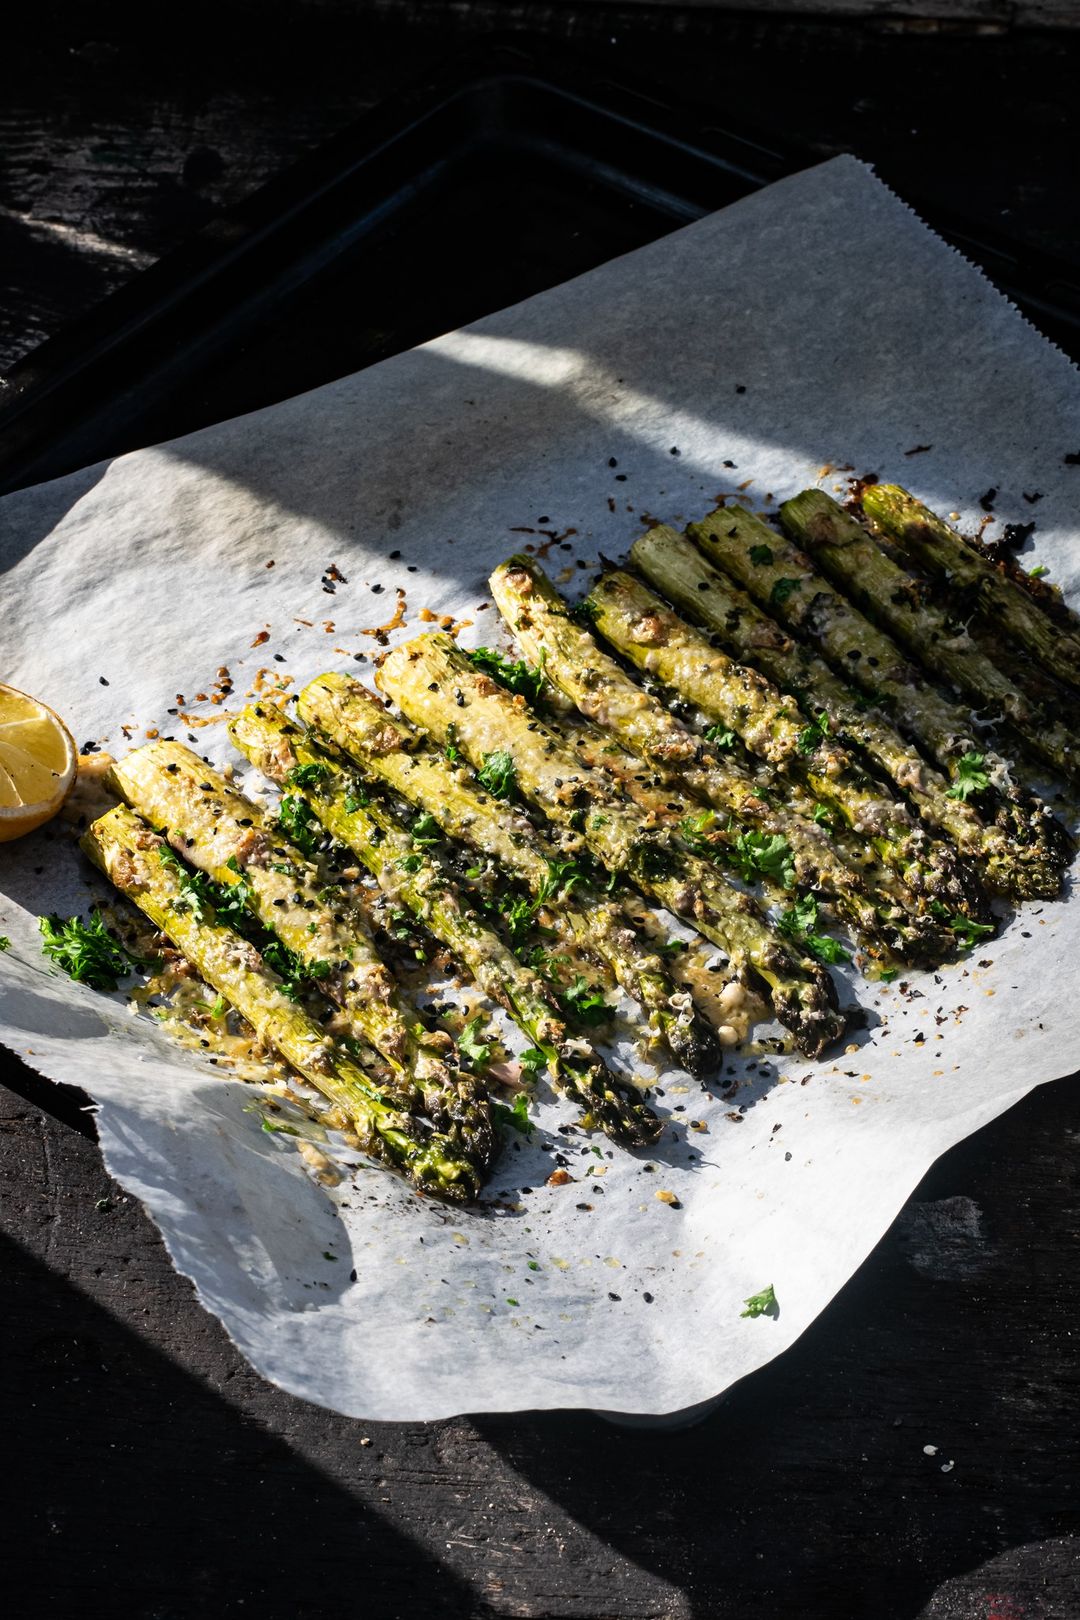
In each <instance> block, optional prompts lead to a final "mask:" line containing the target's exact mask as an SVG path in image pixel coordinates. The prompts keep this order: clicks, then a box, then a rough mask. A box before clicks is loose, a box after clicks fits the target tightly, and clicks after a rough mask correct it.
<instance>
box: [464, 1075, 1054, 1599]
mask: <svg viewBox="0 0 1080 1620" xmlns="http://www.w3.org/2000/svg"><path fill="white" fill-rule="evenodd" d="M1078 1112H1080V1085H1078V1083H1077V1081H1076V1080H1073V1081H1072V1082H1059V1083H1058V1084H1057V1085H1054V1086H1044V1087H1042V1088H1040V1089H1039V1090H1037V1091H1036V1092H1034V1093H1032V1094H1031V1095H1030V1096H1029V1097H1028V1098H1026V1099H1025V1101H1024V1102H1023V1103H1021V1104H1020V1105H1019V1106H1018V1107H1017V1108H1016V1109H1014V1110H1013V1111H1012V1113H1011V1114H1009V1115H1007V1116H1004V1117H1003V1118H1001V1119H1000V1120H998V1121H996V1122H995V1123H994V1124H993V1125H991V1126H989V1127H988V1128H987V1129H986V1130H984V1131H983V1132H981V1133H979V1135H978V1137H977V1138H971V1139H969V1140H968V1141H967V1142H964V1143H961V1144H960V1145H959V1146H958V1147H957V1148H956V1149H954V1150H953V1151H952V1152H951V1153H950V1154H948V1155H946V1156H945V1158H944V1159H943V1160H941V1161H940V1162H939V1163H938V1165H936V1166H935V1167H934V1169H933V1170H932V1171H931V1172H930V1174H929V1175H928V1176H927V1178H926V1179H925V1181H924V1182H923V1184H922V1186H921V1187H920V1188H919V1189H918V1190H917V1192H916V1194H915V1200H916V1201H915V1202H913V1203H911V1204H909V1205H908V1206H907V1209H906V1210H905V1212H904V1213H903V1214H902V1215H901V1217H900V1218H899V1220H898V1221H897V1223H896V1225H895V1226H894V1228H893V1229H892V1231H891V1232H890V1233H888V1234H887V1235H886V1237H885V1238H884V1239H883V1240H882V1242H881V1243H880V1244H879V1245H878V1247H877V1249H876V1250H875V1251H874V1253H873V1254H872V1255H871V1256H870V1258H869V1259H868V1260H867V1261H866V1263H865V1264H864V1265H863V1266H862V1268H861V1269H860V1271H859V1272H858V1273H857V1275H856V1276H855V1277H854V1278H853V1279H852V1280H851V1282H850V1283H849V1284H848V1285H847V1286H846V1287H845V1288H844V1289H843V1290H842V1292H841V1293H840V1294H839V1295H838V1296H837V1298H836V1299H835V1300H834V1301H833V1302H832V1304H831V1305H830V1306H829V1307H828V1309H827V1310H826V1311H825V1312H824V1313H823V1314H822V1316H821V1317H820V1318H819V1319H818V1320H817V1321H816V1322H815V1323H814V1324H813V1325H812V1326H811V1327H810V1329H809V1330H808V1331H807V1333H806V1334H805V1335H804V1337H803V1338H802V1339H801V1340H800V1342H799V1343H798V1345H796V1346H795V1347H794V1348H793V1349H791V1350H790V1351H788V1353H787V1354H786V1355H785V1356H782V1357H780V1358H779V1359H778V1360H777V1361H775V1362H773V1363H772V1364H771V1365H769V1366H767V1367H765V1368H763V1369H762V1370H761V1371H759V1372H758V1373H756V1374H754V1375H753V1376H752V1377H750V1378H748V1379H746V1380H745V1381H744V1382H743V1383H741V1384H740V1385H738V1386H736V1387H735V1388H734V1389H733V1390H732V1391H731V1392H730V1393H729V1395H728V1396H727V1397H726V1399H725V1400H724V1402H723V1404H722V1405H721V1406H720V1407H719V1409H717V1410H716V1411H714V1412H713V1413H711V1414H710V1415H709V1416H708V1417H707V1418H706V1419H705V1420H704V1421H702V1422H700V1423H699V1424H697V1425H696V1426H695V1427H691V1428H687V1429H684V1430H682V1431H669V1432H656V1431H648V1430H635V1429H633V1428H627V1427H618V1426H613V1425H610V1424H609V1423H607V1422H605V1421H604V1420H602V1419H599V1418H595V1417H591V1416H590V1417H587V1418H583V1417H582V1416H580V1415H577V1414H573V1413H555V1414H545V1415H539V1414H538V1415H537V1416H536V1417H531V1418H516V1419H515V1418H511V1417H507V1418H501V1417H488V1416H484V1417H480V1418H477V1419H474V1420H473V1421H474V1422H475V1423H476V1426H477V1428H478V1430H479V1432H480V1434H481V1435H482V1437H483V1439H484V1440H485V1441H486V1442H487V1443H488V1444H489V1445H491V1446H492V1447H493V1448H494V1449H495V1450H496V1451H497V1452H498V1453H499V1454H500V1455H501V1457H502V1458H503V1459H504V1460H505V1462H507V1463H508V1464H509V1465H510V1466H511V1467H512V1468H513V1469H514V1470H515V1471H516V1472H518V1473H519V1474H520V1475H522V1476H523V1477H524V1478H525V1479H526V1480H528V1481H529V1483H530V1484H531V1485H532V1486H533V1487H534V1488H535V1489H536V1490H537V1492H538V1493H542V1494H543V1495H544V1496H547V1497H549V1498H551V1499H552V1500H553V1501H554V1502H555V1503H557V1504H558V1506H559V1508H560V1509H561V1510H563V1511H564V1512H565V1513H566V1514H567V1515H568V1516H569V1517H570V1519H572V1520H573V1521H575V1522H576V1523H577V1524H578V1525H580V1526H581V1527H582V1529H583V1530H584V1531H586V1532H587V1533H588V1534H589V1535H590V1536H591V1537H596V1538H598V1539H599V1540H601V1541H603V1542H604V1543H606V1544H607V1546H608V1547H610V1548H611V1549H612V1550H613V1552H614V1553H615V1554H616V1555H617V1556H619V1557H620V1558H621V1559H626V1560H629V1561H630V1562H631V1563H633V1564H635V1565H637V1566H639V1568H640V1569H641V1570H642V1572H643V1578H644V1582H645V1583H646V1584H647V1585H651V1584H652V1577H655V1576H659V1577H660V1578H661V1579H662V1580H663V1581H665V1582H667V1583H669V1584H670V1586H671V1587H673V1588H675V1589H676V1591H679V1592H681V1593H682V1594H683V1595H684V1603H680V1602H679V1601H678V1599H676V1602H675V1604H674V1606H673V1608H672V1611H671V1612H672V1614H673V1615H677V1616H679V1617H680V1620H683V1617H684V1616H693V1617H695V1620H697V1617H701V1620H706V1617H708V1620H728V1617H731V1620H736V1617H740V1620H741V1617H742V1616H744V1615H746V1614H748V1613H751V1612H756V1613H760V1614H762V1615H769V1616H780V1615H784V1616H787V1615H798V1616H800V1617H806V1620H822V1617H825V1620H831V1617H833V1616H837V1617H842V1620H862V1617H864V1616H865V1617H867V1620H870V1617H873V1620H916V1617H918V1616H922V1617H924V1620H974V1617H975V1616H978V1617H979V1620H984V1617H985V1616H987V1615H992V1614H1000V1615H1003V1616H1004V1615H1007V1616H1009V1617H1019V1616H1021V1615H1023V1616H1025V1617H1027V1616H1031V1617H1035V1616H1038V1620H1051V1617H1053V1620H1058V1617H1059V1616H1060V1620H1072V1617H1073V1616H1075V1615H1077V1614H1080V1561H1078V1557H1077V1551H1078V1547H1080V1542H1078V1541H1077V1540H1075V1539H1071V1538H1074V1537H1075V1536H1076V1535H1077V1534H1078V1533H1080V1514H1078V1512H1077V1507H1076V1503H1075V1501H1074V1498H1073V1495H1072V1480H1073V1476H1074V1473H1075V1458H1076V1454H1077V1445H1078V1441H1080V1418H1078V1414H1077V1409H1076V1405H1075V1366H1074V1362H1073V1357H1074V1351H1073V1350H1072V1349H1071V1345H1070V1341H1069V1338H1068V1334H1067V1332H1065V1328H1067V1327H1068V1326H1069V1325H1070V1324H1071V1321H1072V1315H1071V1313H1070V1312H1069V1311H1068V1308H1067V1306H1066V1305H1064V1302H1063V1301H1062V1300H1061V1298H1060V1294H1059V1295H1058V1296H1057V1297H1055V1296H1054V1290H1053V1288H1052V1287H1051V1288H1049V1289H1045V1290H1044V1289H1043V1288H1041V1287H1040V1282H1039V1274H1040V1270H1041V1269H1042V1258H1043V1256H1044V1255H1046V1256H1051V1255H1052V1252H1053V1247H1052V1246H1053V1243H1054V1242H1055V1241H1056V1243H1057V1245H1058V1247H1057V1267H1058V1270H1059V1273H1060V1268H1061V1242H1062V1240H1063V1237H1064V1234H1065V1233H1067V1232H1068V1231H1069V1230H1070V1229H1071V1228H1070V1221H1071V1220H1072V1216H1073V1212H1074V1210H1075V1208H1076V1205H1077V1202H1078V1201H1080V1200H1078V1198H1077V1185H1076V1183H1077V1178H1076V1177H1075V1174H1074V1173H1073V1172H1072V1171H1071V1170H1070V1169H1069V1168H1068V1167H1066V1169H1065V1172H1064V1175H1062V1174H1061V1161H1060V1159H1059V1160H1058V1176H1057V1177H1056V1178H1055V1177H1054V1176H1053V1175H1052V1173H1051V1165H1052V1164H1053V1160H1052V1158H1051V1153H1052V1145H1053V1143H1054V1142H1057V1143H1059V1144H1060V1141H1061V1140H1062V1139H1063V1138H1065V1137H1067V1136H1068V1135H1069V1134H1072V1133H1075V1130H1076V1123H1075V1122H1076V1119H1077V1115H1078ZM1040 1160H1044V1161H1045V1162H1040ZM1055 1179H1056V1185H1055ZM958 1185H959V1186H965V1187H970V1188H971V1190H972V1191H973V1192H974V1193H975V1198H974V1199H972V1198H967V1197H955V1196H953V1197H950V1196H948V1195H949V1194H955V1192H956V1188H957V1186H958ZM1040 1186H1041V1188H1042V1191H1041V1193H1040V1192H1039V1191H1036V1192H1035V1194H1034V1197H1031V1196H1027V1195H1025V1196H1024V1197H1020V1198H1018V1197H1017V1189H1025V1194H1026V1193H1027V1190H1028V1189H1038V1188H1040ZM995 1192H997V1193H998V1195H999V1196H998V1198H997V1201H996V1203H995ZM1042 1199H1045V1200H1046V1203H1047V1206H1048V1208H1054V1207H1056V1208H1057V1215H1056V1216H1055V1217H1054V1219H1053V1220H1050V1219H1049V1218H1046V1219H1044V1218H1043V1217H1042V1214H1041V1211H1040V1208H1039V1205H1040V1202H1041V1201H1042ZM1054 1232H1056V1233H1057V1237H1056V1239H1055V1238H1054V1237H1053V1235H1052V1234H1053V1233H1054ZM1065 1241H1066V1242H1067V1239H1066V1240H1065ZM1050 1264H1051V1266H1052V1265H1053V1260H1052V1259H1051V1261H1050ZM758 1328H760V1330H761V1331H763V1332H768V1331H769V1324H768V1323H767V1321H765V1320H762V1321H761V1322H760V1323H759V1324H755V1330H757V1329H758ZM931 1448H933V1450H931ZM1055 1537H1062V1538H1064V1539H1063V1540H1062V1541H1061V1542H1060V1543H1055V1542H1054V1540H1053V1538H1055ZM1039 1542H1043V1543H1047V1545H1045V1546H1043V1547H1036V1546H1033V1545H1032V1544H1033V1543H1039ZM982 1566H987V1567H986V1568H985V1569H983V1568H982ZM646 1572H647V1574H646ZM1010 1572H1011V1573H1010ZM942 1588H945V1589H946V1590H944V1591H943V1590H941V1589H942ZM935 1593H939V1596H938V1598H937V1599H935V1598H934V1594H935ZM1003 1593H1004V1594H1008V1595H1006V1596H1002V1594H1003ZM957 1594H959V1596H957ZM1018 1594H1019V1595H1020V1596H1023V1597H1026V1598H1027V1599H1030V1604H1031V1606H1030V1607H1028V1606H1027V1604H1026V1602H1024V1603H1020V1604H1019V1606H1017V1603H1016V1599H1017V1596H1018ZM954 1603H955V1604H956V1606H955V1607H954V1606H953V1604H954ZM617 1612H619V1613H621V1612H622V1610H618V1611H617ZM633 1612H634V1613H635V1614H637V1612H638V1611H637V1610H636V1609H634V1610H633ZM650 1612H651V1611H650Z"/></svg>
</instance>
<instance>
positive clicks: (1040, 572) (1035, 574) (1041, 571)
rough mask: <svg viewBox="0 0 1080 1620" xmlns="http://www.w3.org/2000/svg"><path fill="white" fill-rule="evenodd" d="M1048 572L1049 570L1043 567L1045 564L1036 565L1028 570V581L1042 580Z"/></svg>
mask: <svg viewBox="0 0 1080 1620" xmlns="http://www.w3.org/2000/svg"><path fill="white" fill-rule="evenodd" d="M1049 572H1050V570H1049V568H1047V567H1046V566H1045V564H1043V563H1038V564H1036V566H1035V567H1034V568H1029V569H1028V579H1042V578H1043V576H1044V575H1045V574H1048V573H1049Z"/></svg>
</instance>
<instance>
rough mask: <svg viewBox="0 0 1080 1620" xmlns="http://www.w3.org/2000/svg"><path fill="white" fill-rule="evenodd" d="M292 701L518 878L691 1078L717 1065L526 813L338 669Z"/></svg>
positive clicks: (653, 971) (702, 1027) (454, 834)
mask: <svg viewBox="0 0 1080 1620" xmlns="http://www.w3.org/2000/svg"><path fill="white" fill-rule="evenodd" d="M299 707H300V715H301V718H302V719H303V720H304V721H305V722H306V723H307V724H308V725H310V726H312V727H314V728H315V729H316V730H317V731H321V732H322V733H324V734H325V735H326V736H328V737H329V738H330V739H331V740H332V741H333V742H334V743H335V744H336V745H337V746H338V747H339V748H341V749H343V750H344V751H345V752H346V753H347V754H350V755H352V756H353V757H354V758H355V759H356V760H357V761H358V763H359V764H360V765H361V767H362V768H363V769H364V770H365V771H366V772H367V773H368V774H369V775H371V776H374V777H375V778H376V779H378V780H379V781H381V782H384V783H385V784H386V785H387V786H388V787H390V788H392V789H394V791H395V792H397V793H399V794H400V795H401V797H402V798H404V799H407V800H409V802H410V803H412V804H415V805H416V806H417V807H418V808H419V809H421V810H424V811H426V812H427V814H428V815H431V816H433V817H434V818H435V820H436V821H437V822H438V823H439V825H440V826H441V827H442V828H443V830H444V831H445V832H446V833H447V835H448V836H449V837H450V838H454V839H458V840H459V841H461V842H462V843H465V844H467V845H468V846H469V847H470V848H472V849H475V850H476V851H478V852H479V853H480V854H481V855H484V856H491V857H492V858H493V859H494V860H495V861H496V862H497V863H498V864H499V866H500V867H501V868H502V869H503V870H504V871H505V872H506V873H507V874H508V875H510V876H511V877H513V878H515V879H517V880H518V881H519V882H521V883H522V884H524V886H525V887H526V888H527V889H528V890H529V892H530V894H531V895H532V898H533V904H534V905H537V906H544V907H548V906H550V907H552V908H553V909H552V910H551V912H550V921H551V923H552V924H553V925H554V926H556V927H557V928H558V927H565V928H566V929H567V930H568V943H569V944H570V945H571V946H576V948H577V949H579V950H586V951H587V952H589V954H593V953H595V954H598V955H600V957H601V958H602V960H604V961H605V962H606V963H607V964H608V966H609V967H610V968H611V970H612V972H613V973H614V975H615V978H616V979H617V981H618V983H619V984H621V985H622V987H623V989H624V990H625V991H626V992H627V994H628V995H630V996H632V997H633V998H634V999H635V1000H636V1001H638V1002H639V1003H640V1004H641V1006H642V1007H643V1008H644V1009H645V1011H646V1012H647V1014H648V1018H649V1025H650V1028H651V1029H652V1030H653V1031H654V1033H655V1034H657V1035H660V1036H662V1037H664V1038H665V1039H666V1040H667V1042H668V1045H669V1046H670V1047H671V1050H672V1053H673V1055H674V1056H675V1058H676V1059H677V1060H678V1062H679V1063H681V1064H682V1065H683V1067H684V1068H685V1069H687V1070H688V1071H689V1072H690V1073H691V1074H695V1075H698V1076H700V1075H702V1074H707V1073H710V1072H711V1071H712V1070H714V1069H715V1068H716V1067H717V1065H718V1063H719V1061H720V1052H719V1050H718V1045H717V1040H716V1036H715V1035H714V1033H713V1031H712V1029H711V1027H710V1026H709V1025H708V1023H707V1022H706V1021H705V1019H704V1018H703V1017H702V1016H701V1014H700V1013H699V1012H698V1011H697V1010H696V1008H695V1007H694V1004H693V1000H692V998H691V997H690V996H688V995H687V993H686V992H685V991H684V990H679V989H678V988H677V986H676V985H675V984H673V983H672V980H671V977H670V975H669V974H668V971H667V969H666V967H665V966H664V963H663V961H662V960H661V958H660V956H659V955H658V954H657V953H656V952H655V951H652V950H650V949H649V948H648V947H647V946H646V945H645V943H644V942H643V941H642V939H641V938H640V937H639V935H638V934H637V932H636V931H635V929H634V928H633V927H632V926H631V925H630V922H629V920H628V919H627V916H626V914H625V912H624V911H623V909H622V907H621V906H619V905H618V904H616V903H615V902H614V901H613V900H611V899H609V898H608V897H607V896H606V895H603V894H599V893H597V892H596V891H595V890H594V889H593V888H592V886H591V884H589V883H588V881H586V880H585V879H584V878H583V876H582V874H581V873H580V870H579V869H575V868H573V867H571V868H570V869H569V870H568V869H567V863H566V862H564V861H561V860H560V859H559V851H558V850H557V849H556V848H555V847H554V846H552V845H551V844H549V843H548V842H547V840H546V839H545V838H544V837H543V835H542V834H541V833H539V832H538V831H537V829H536V827H535V826H534V825H533V823H532V822H531V821H530V820H529V818H528V817H527V816H526V815H524V814H523V813H522V812H521V811H520V810H517V809H515V808H514V807H513V806H512V805H510V804H508V803H505V802H502V801H500V800H498V799H496V798H493V797H492V795H491V794H489V793H485V792H483V791H482V790H481V789H480V788H478V787H477V786H476V784H475V782H474V781H473V780H472V779H471V778H470V775H469V773H468V771H467V770H466V768H465V767H464V765H463V764H460V763H459V764H455V763H454V762H453V761H452V760H450V759H448V758H447V757H446V756H445V755H444V754H436V753H434V752H432V751H431V750H429V749H426V748H424V747H423V746H422V743H423V739H422V737H421V736H420V735H419V734H418V733H417V732H416V731H414V730H413V729H412V727H411V726H409V725H407V724H404V723H403V722H402V721H401V720H398V719H394V718H392V717H391V716H390V715H388V714H387V713H386V711H385V710H384V709H383V707H382V705H381V704H380V703H379V701H378V699H377V698H374V697H372V695H371V693H370V692H368V691H367V690H366V688H365V687H363V686H361V684H360V682H359V681H355V680H352V679H351V678H350V677H349V676H347V675H338V674H328V675H320V676H319V677H318V678H317V679H316V680H314V681H312V682H311V683H310V684H309V685H308V686H307V687H305V689H304V690H303V692H301V694H300V703H299ZM455 752H456V750H455Z"/></svg>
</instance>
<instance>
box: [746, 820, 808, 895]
mask: <svg viewBox="0 0 1080 1620" xmlns="http://www.w3.org/2000/svg"><path fill="white" fill-rule="evenodd" d="M734 848H735V864H736V866H737V867H738V868H739V874H740V876H741V877H742V878H743V879H745V881H746V882H747V883H753V882H754V881H755V879H757V878H759V877H767V878H771V879H772V881H773V882H774V883H778V884H779V885H780V887H781V888H782V889H790V888H792V887H793V885H794V883H795V865H794V860H793V858H792V853H791V845H790V844H789V843H788V841H787V839H786V838H783V837H781V835H780V834H779V833H772V834H769V833H763V832H741V833H739V834H738V835H737V837H736V839H735V846H734Z"/></svg>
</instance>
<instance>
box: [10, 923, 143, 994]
mask: <svg viewBox="0 0 1080 1620" xmlns="http://www.w3.org/2000/svg"><path fill="white" fill-rule="evenodd" d="M38 927H39V928H40V930H41V949H42V951H43V952H44V953H45V955H46V956H47V957H48V958H49V960H50V961H51V962H55V963H56V965H57V967H62V968H63V970H64V972H65V973H66V974H67V975H68V976H69V978H72V979H74V980H75V982H76V984H87V985H89V986H90V988H91V990H115V989H116V987H117V985H118V984H119V982H120V980H121V979H124V978H126V977H127V975H128V974H129V973H130V972H131V971H132V970H133V969H134V968H140V967H154V966H156V965H157V964H156V963H155V961H154V959H153V958H152V957H146V956H136V954H135V952H134V951H130V950H128V948H127V946H126V945H124V944H123V943H122V942H121V941H120V940H119V939H117V937H116V935H115V934H114V933H112V932H111V930H110V929H108V928H106V926H105V923H104V920H103V919H102V917H101V916H100V915H99V913H97V912H94V914H93V915H92V916H91V918H90V921H89V922H83V920H82V918H81V917H69V918H68V919H67V921H66V922H65V921H64V920H63V919H62V918H60V917H57V916H56V915H55V914H54V913H51V914H50V915H49V916H46V917H39V918H38Z"/></svg>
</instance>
